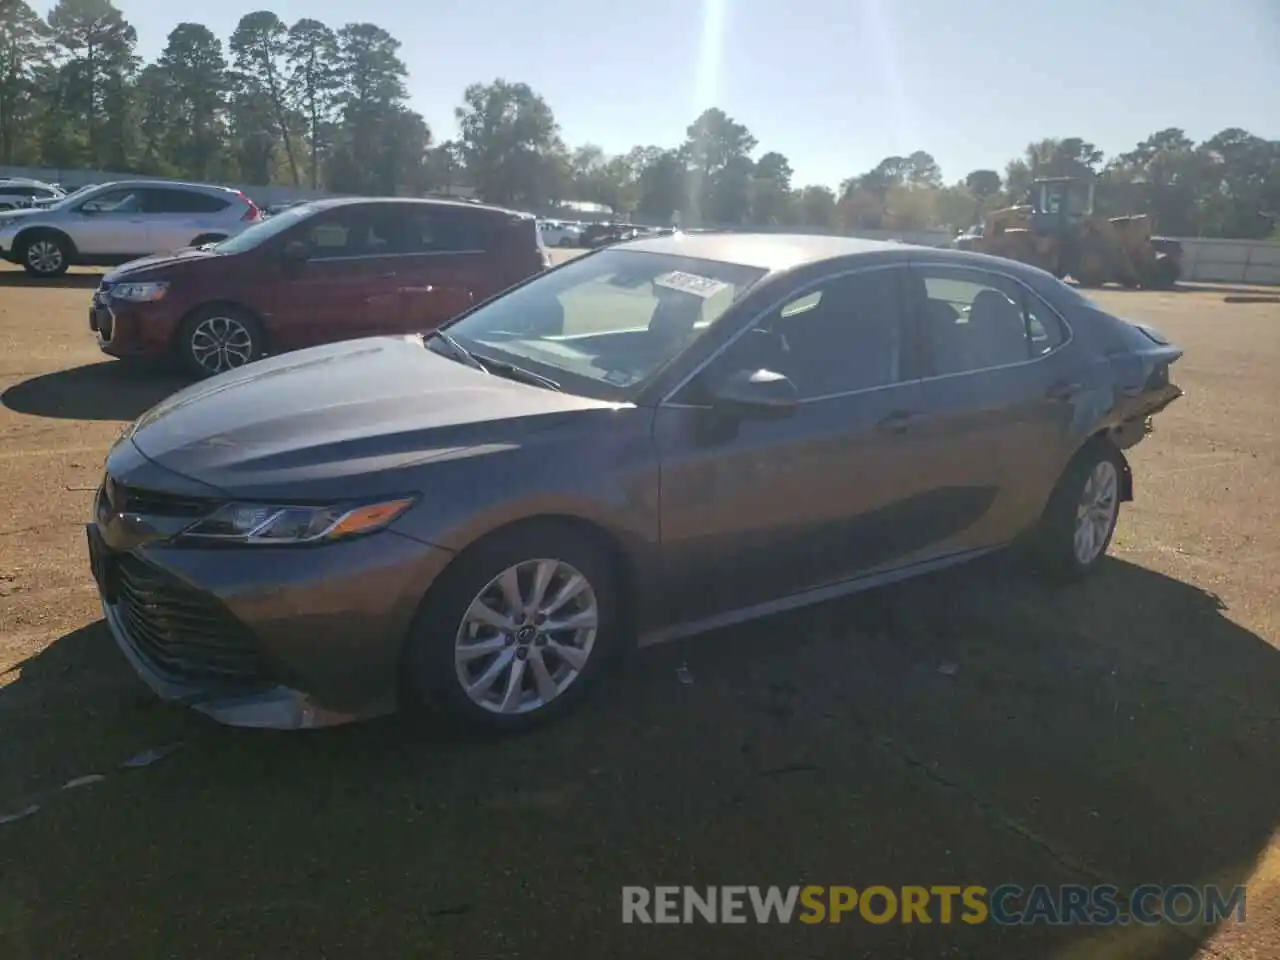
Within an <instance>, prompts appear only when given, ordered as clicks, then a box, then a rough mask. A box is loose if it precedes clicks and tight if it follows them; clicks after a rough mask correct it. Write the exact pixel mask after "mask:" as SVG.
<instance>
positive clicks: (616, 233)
mask: <svg viewBox="0 0 1280 960" xmlns="http://www.w3.org/2000/svg"><path fill="white" fill-rule="evenodd" d="M641 229H642V228H640V227H635V226H632V225H631V224H629V223H610V222H606V223H590V224H587V226H586V228H585V229H584V230H583V231H582V237H581V241H580V244H581V246H584V247H603V246H607V245H608V244H611V243H621V242H622V241H624V240H633V239H635V238H636V237H637V236H639V234H640V233H641Z"/></svg>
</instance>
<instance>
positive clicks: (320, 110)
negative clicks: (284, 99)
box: [285, 19, 342, 190]
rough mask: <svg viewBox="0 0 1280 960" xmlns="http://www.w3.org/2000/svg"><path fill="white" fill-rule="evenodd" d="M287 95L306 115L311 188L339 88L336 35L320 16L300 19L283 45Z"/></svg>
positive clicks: (328, 139) (316, 181)
mask: <svg viewBox="0 0 1280 960" xmlns="http://www.w3.org/2000/svg"><path fill="white" fill-rule="evenodd" d="M285 58H286V61H287V65H288V90H289V99H290V101H291V102H292V104H293V106H294V108H295V109H296V110H297V111H298V112H299V113H300V114H301V115H302V116H303V117H304V118H305V121H306V128H307V146H308V148H309V151H310V156H311V189H313V190H315V189H317V188H318V187H319V186H320V167H321V158H322V157H324V156H326V155H327V152H328V149H329V146H330V144H331V142H332V134H331V130H332V127H333V118H334V111H335V109H336V107H337V102H338V94H339V92H340V90H341V88H342V77H341V74H340V71H339V69H338V37H337V35H336V34H335V33H334V32H333V31H332V30H330V29H329V28H328V27H327V26H325V25H324V24H323V23H321V22H320V21H319V20H310V19H303V20H299V21H298V22H297V23H295V24H294V25H293V26H292V27H290V28H289V36H288V41H287V43H286V47H285Z"/></svg>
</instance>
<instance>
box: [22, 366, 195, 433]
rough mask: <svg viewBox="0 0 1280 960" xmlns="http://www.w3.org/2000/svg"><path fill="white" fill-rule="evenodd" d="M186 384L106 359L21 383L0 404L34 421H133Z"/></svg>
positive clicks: (171, 375)
mask: <svg viewBox="0 0 1280 960" xmlns="http://www.w3.org/2000/svg"><path fill="white" fill-rule="evenodd" d="M189 382H190V381H189V380H184V379H183V378H182V377H181V376H180V375H179V374H177V373H176V372H174V371H172V370H169V369H167V368H165V367H163V366H160V365H157V364H145V363H134V362H129V361H119V360H108V361H105V362H102V363H89V364H85V365H84V366H80V367H72V368H70V369H68V370H58V371H55V372H54V373H47V374H44V375H43V376H39V377H32V378H31V379H30V380H24V381H22V382H21V383H17V384H14V385H13V386H12V387H10V388H9V389H8V390H6V391H4V393H3V394H0V403H3V404H4V406H6V407H8V408H9V409H10V410H12V411H14V412H15V413H25V414H29V415H31V416H36V417H57V418H59V419H64V420H134V419H136V418H137V417H139V416H140V415H141V414H143V413H144V412H146V411H147V410H149V409H151V407H153V406H155V405H156V404H157V403H159V402H160V401H161V400H163V399H164V398H165V397H167V396H169V394H171V393H174V392H176V391H178V390H180V389H182V388H183V387H184V386H186V385H187V383H189Z"/></svg>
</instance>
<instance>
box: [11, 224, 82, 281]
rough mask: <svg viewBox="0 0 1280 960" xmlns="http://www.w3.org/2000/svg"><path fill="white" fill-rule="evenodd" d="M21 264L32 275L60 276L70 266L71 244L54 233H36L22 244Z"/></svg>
mask: <svg viewBox="0 0 1280 960" xmlns="http://www.w3.org/2000/svg"><path fill="white" fill-rule="evenodd" d="M22 266H23V269H25V270H26V271H27V273H29V274H30V275H31V276H33V277H60V276H62V275H63V274H64V273H66V272H67V267H69V266H71V245H70V244H69V243H67V241H66V238H64V237H60V236H58V235H57V234H56V233H37V234H35V235H34V236H32V237H30V238H28V239H27V240H26V241H25V242H24V244H23V250H22Z"/></svg>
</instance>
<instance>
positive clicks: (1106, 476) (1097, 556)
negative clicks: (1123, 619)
mask: <svg viewBox="0 0 1280 960" xmlns="http://www.w3.org/2000/svg"><path fill="white" fill-rule="evenodd" d="M1124 472H1125V463H1124V456H1123V455H1122V454H1121V453H1120V451H1119V450H1117V449H1116V448H1115V447H1114V446H1113V445H1112V444H1111V443H1109V442H1106V441H1095V442H1093V443H1091V444H1089V445H1088V446H1086V447H1085V448H1084V449H1083V450H1081V451H1080V452H1079V453H1078V454H1077V455H1076V457H1075V459H1074V460H1072V461H1071V463H1070V464H1069V465H1068V466H1067V469H1066V470H1065V471H1063V474H1062V477H1061V478H1060V479H1059V481H1058V486H1057V487H1056V488H1055V489H1054V491H1053V494H1052V496H1050V498H1049V503H1048V505H1047V506H1046V507H1045V512H1044V515H1043V516H1042V517H1041V520H1040V526H1039V528H1038V529H1037V530H1036V532H1035V536H1034V544H1033V545H1034V547H1035V550H1036V553H1037V554H1038V555H1039V558H1040V559H1041V561H1043V564H1044V566H1045V567H1047V568H1048V571H1049V572H1050V573H1052V574H1055V575H1057V576H1059V577H1062V578H1066V579H1075V578H1079V577H1082V576H1084V575H1085V574H1087V573H1089V572H1090V571H1091V570H1093V569H1094V567H1096V566H1097V565H1098V563H1099V561H1101V560H1102V558H1103V557H1104V556H1105V555H1106V552H1107V548H1108V547H1109V546H1110V545H1111V538H1112V536H1114V534H1115V531H1116V522H1117V521H1118V520H1119V519H1120V496H1121V490H1122V486H1121V484H1122V478H1123V477H1124Z"/></svg>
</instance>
